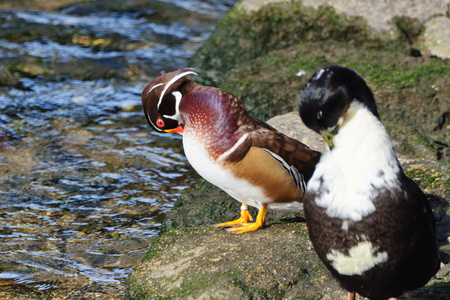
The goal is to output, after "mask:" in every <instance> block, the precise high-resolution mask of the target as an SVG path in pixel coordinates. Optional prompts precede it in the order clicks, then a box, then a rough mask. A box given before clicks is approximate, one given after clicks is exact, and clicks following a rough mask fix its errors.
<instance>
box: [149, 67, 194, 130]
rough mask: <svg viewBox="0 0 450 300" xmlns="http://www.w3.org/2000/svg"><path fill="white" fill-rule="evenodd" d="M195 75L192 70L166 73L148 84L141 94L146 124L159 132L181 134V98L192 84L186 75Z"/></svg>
mask: <svg viewBox="0 0 450 300" xmlns="http://www.w3.org/2000/svg"><path fill="white" fill-rule="evenodd" d="M191 74H194V75H197V74H196V73H195V72H194V71H193V70H192V69H180V70H177V71H174V72H170V73H166V74H164V75H162V76H159V77H158V78H156V79H155V80H153V81H152V82H150V83H149V84H148V85H147V86H146V87H145V89H144V91H143V92H142V108H143V110H144V114H145V118H146V119H147V122H148V124H149V125H150V126H151V127H152V128H153V129H154V130H156V131H160V132H164V131H165V132H179V133H181V132H182V126H183V117H182V116H181V114H180V111H179V105H180V101H181V98H182V97H183V96H185V94H186V93H188V92H189V91H190V90H191V89H192V86H193V85H195V83H194V82H192V81H190V80H189V79H188V75H191Z"/></svg>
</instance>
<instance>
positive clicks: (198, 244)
mask: <svg viewBox="0 0 450 300" xmlns="http://www.w3.org/2000/svg"><path fill="white" fill-rule="evenodd" d="M127 288H128V297H129V299H144V298H145V299H147V297H148V295H151V297H153V298H154V299H160V298H170V299H317V298H318V297H321V298H322V299H326V298H327V297H328V298H329V299H330V298H333V297H339V298H344V297H345V294H346V293H345V291H344V290H342V289H341V288H340V287H339V286H338V284H337V283H336V281H335V280H334V279H333V278H332V277H331V275H330V274H329V273H328V272H327V271H326V269H325V267H324V266H323V265H322V264H321V262H320V260H319V258H318V257H317V255H316V254H315V253H314V251H313V250H312V245H311V243H310V241H309V238H308V235H307V233H306V224H305V223H304V222H295V223H288V224H280V223H272V224H269V226H268V227H267V228H266V229H264V230H258V231H255V232H252V233H250V234H242V235H235V234H231V233H229V232H226V231H224V230H223V229H217V228H213V227H205V226H202V227H197V228H191V229H184V230H183V229H177V230H172V231H169V232H168V233H166V234H165V235H163V236H162V237H161V238H160V239H159V240H158V241H157V243H153V247H152V250H151V252H150V254H149V257H148V258H147V261H146V262H144V263H143V265H141V266H140V267H139V268H137V269H136V271H135V272H134V273H133V274H132V275H130V277H129V278H128V280H127ZM144 291H145V292H144ZM153 298H152V299H153Z"/></svg>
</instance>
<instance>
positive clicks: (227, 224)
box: [214, 204, 253, 227]
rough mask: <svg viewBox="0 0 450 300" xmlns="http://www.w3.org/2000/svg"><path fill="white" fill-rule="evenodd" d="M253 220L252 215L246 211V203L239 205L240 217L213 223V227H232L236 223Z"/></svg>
mask: <svg viewBox="0 0 450 300" xmlns="http://www.w3.org/2000/svg"><path fill="white" fill-rule="evenodd" d="M249 220H250V221H253V217H252V215H251V214H250V213H249V212H248V205H246V204H242V205H241V217H240V218H239V219H236V220H234V221H230V222H225V223H220V224H216V225H214V227H232V226H235V225H238V224H247V223H248V221H249Z"/></svg>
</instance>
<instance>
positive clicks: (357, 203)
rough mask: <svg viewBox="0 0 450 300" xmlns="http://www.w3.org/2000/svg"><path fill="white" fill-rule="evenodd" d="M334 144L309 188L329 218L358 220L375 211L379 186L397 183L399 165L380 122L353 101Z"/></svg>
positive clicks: (385, 186) (321, 162) (381, 187)
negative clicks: (317, 194)
mask: <svg viewBox="0 0 450 300" xmlns="http://www.w3.org/2000/svg"><path fill="white" fill-rule="evenodd" d="M333 142H334V147H333V149H332V150H331V151H329V152H327V153H325V154H324V155H323V156H322V157H321V160H320V162H319V164H318V165H317V167H316V170H315V173H314V175H313V178H312V179H311V181H310V183H309V184H308V188H309V189H311V190H314V191H318V192H319V194H320V196H319V197H318V198H317V199H316V203H317V205H319V206H321V207H324V208H326V209H327V214H328V215H329V216H331V217H338V218H341V219H351V220H353V221H359V220H361V219H362V217H364V216H366V215H368V214H370V213H372V212H374V211H375V205H374V203H373V201H374V200H375V198H376V197H377V196H378V194H379V192H380V189H383V188H387V189H392V188H394V187H395V186H397V178H398V173H399V171H400V166H399V164H398V160H397V156H396V155H395V152H394V149H393V146H392V143H391V141H390V138H389V135H388V133H387V132H386V129H385V128H384V126H383V124H382V123H381V122H380V120H378V118H376V117H375V116H374V115H373V114H372V113H371V112H370V111H369V110H368V109H367V108H366V107H365V106H363V105H362V104H360V103H359V102H356V101H355V102H353V103H352V104H351V105H350V107H349V109H348V111H347V112H346V114H345V115H344V121H343V123H342V124H341V126H340V129H339V132H338V134H337V135H336V136H335V137H334V141H333Z"/></svg>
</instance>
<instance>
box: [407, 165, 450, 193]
mask: <svg viewBox="0 0 450 300" xmlns="http://www.w3.org/2000/svg"><path fill="white" fill-rule="evenodd" d="M404 173H405V175H406V176H408V177H409V178H411V179H413V180H414V181H416V182H418V183H419V185H421V186H422V188H428V189H432V190H446V191H447V193H450V177H449V174H448V173H447V174H445V173H444V172H443V171H442V170H441V169H440V168H436V169H430V168H427V167H420V168H408V169H406V170H404Z"/></svg>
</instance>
